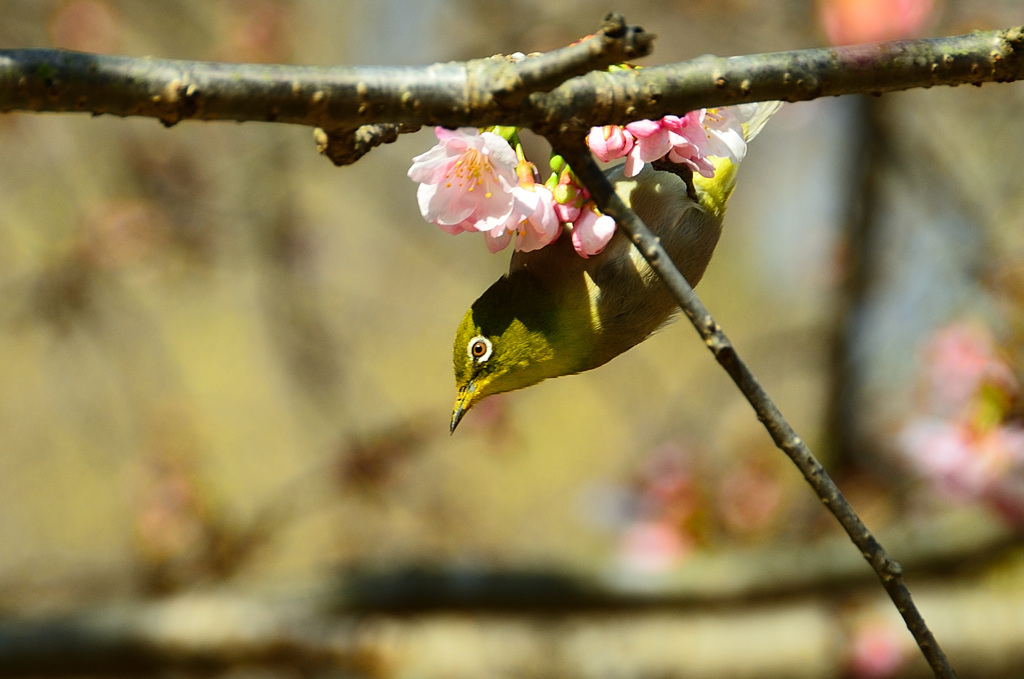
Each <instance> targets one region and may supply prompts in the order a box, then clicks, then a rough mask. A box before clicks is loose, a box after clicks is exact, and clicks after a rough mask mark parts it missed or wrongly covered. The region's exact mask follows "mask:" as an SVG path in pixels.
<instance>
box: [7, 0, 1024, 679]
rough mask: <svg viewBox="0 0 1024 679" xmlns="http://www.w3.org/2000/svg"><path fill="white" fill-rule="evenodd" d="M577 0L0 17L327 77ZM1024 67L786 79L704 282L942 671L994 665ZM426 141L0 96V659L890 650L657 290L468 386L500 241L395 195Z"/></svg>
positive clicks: (594, 22)
mask: <svg viewBox="0 0 1024 679" xmlns="http://www.w3.org/2000/svg"><path fill="white" fill-rule="evenodd" d="M608 9H609V6H607V5H606V4H603V3H596V2H590V1H589V0H586V1H584V0H580V1H577V2H539V1H537V0H506V1H504V2H494V1H491V0H477V1H470V0H461V1H460V0H373V1H370V0H349V1H348V2H336V3H328V2H315V1H313V0H292V1H284V0H282V1H280V2H275V1H272V0H250V1H243V0H216V1H206V0H204V1H202V2H200V1H197V0H181V1H177V2H171V1H166V2H159V3H156V2H149V3H138V2H128V1H123V2H118V1H115V0H64V1H60V2H56V1H42V0H31V1H28V0H5V1H4V3H3V20H2V21H0V46H2V47H4V48H17V47H62V48H68V49H75V50H84V51H90V52H100V53H107V54H122V55H132V56H147V55H149V56H154V57H159V58H179V59H196V60H218V61H236V62H267V63H291V64H320V65H335V64H339V65H356V64H381V65H391V64H427V63H431V62H435V61H447V60H461V59H468V58H474V57H481V56H488V55H491V54H494V53H509V52H514V51H524V52H530V51H542V50H548V49H552V48H556V47H559V46H561V45H564V44H567V43H569V42H571V41H573V40H575V39H577V38H579V37H581V36H583V35H586V34H589V33H592V32H593V31H594V30H595V29H596V28H597V27H598V26H599V25H600V21H601V18H602V16H603V14H604V13H605V12H606V11H607V10H608ZM617 9H620V10H622V11H623V12H624V13H625V15H626V18H627V20H628V21H629V22H630V23H636V24H640V25H642V26H644V27H645V28H646V29H647V30H649V31H651V32H653V33H656V34H657V35H658V40H657V41H656V43H655V53H654V55H653V56H652V57H650V58H648V59H646V60H644V61H643V62H641V63H642V64H646V65H652V64H659V63H672V62H677V61H682V60H685V59H688V58H692V57H695V56H698V55H700V54H704V53H708V52H711V53H715V54H719V55H730V54H749V53H756V52H763V51H776V50H789V49H800V48H808V47H818V46H823V45H828V44H842V43H852V42H864V41H872V40H883V39H895V38H901V37H921V36H937V35H952V34H960V33H966V32H969V31H971V30H975V29H991V28H1002V27H1008V26H1011V25H1015V24H1020V23H1022V21H1024V11H1022V5H1021V3H1020V2H1019V0H995V1H993V0H986V1H985V2H982V1H981V0H959V1H957V0H946V1H945V2H944V1H943V0H900V1H898V2H889V1H886V0H820V1H819V2H809V1H807V0H785V1H780V0H773V1H771V2H768V1H767V0H760V1H759V0H715V1H714V2H710V1H704V0H689V1H686V2H682V1H681V2H666V1H665V0H660V1H657V2H654V1H643V0H641V1H636V2H627V3H624V4H620V5H619V6H618V7H617ZM1022 106H1024V86H1022V85H1021V84H1009V85H1006V84H991V85H985V86H984V87H981V88H974V87H970V88H953V89H951V88H940V89H933V90H918V91H911V92H906V93H899V94H892V95H885V96H884V97H879V98H862V97H842V98H835V99H828V100H820V101H814V102H809V103H800V104H793V105H788V106H787V107H785V108H784V109H783V110H782V111H781V112H780V113H779V114H778V115H777V116H776V117H775V119H773V121H772V122H771V124H769V125H768V127H767V128H766V130H765V132H764V133H763V134H762V135H761V136H760V137H758V139H757V140H756V141H755V142H754V143H753V144H752V145H751V149H750V152H749V155H748V156H747V160H746V161H745V162H744V164H743V168H742V169H741V172H740V179H739V185H738V190H737V191H736V193H735V196H734V198H733V203H732V206H731V208H730V213H729V215H728V217H727V219H726V229H725V234H724V236H723V239H722V242H721V244H720V246H719V248H718V252H717V255H716V258H715V260H714V261H713V262H712V264H711V267H710V268H709V270H708V274H707V275H706V277H705V279H704V281H703V282H702V284H701V286H700V288H699V289H698V292H699V293H700V294H701V296H702V298H703V300H704V302H705V303H706V305H707V306H708V308H709V309H710V310H711V311H712V313H714V314H716V319H717V320H718V321H719V322H720V323H721V324H722V325H723V327H724V328H725V329H726V331H727V332H728V333H729V335H730V337H731V338H732V339H733V341H734V343H735V345H736V347H737V349H738V350H739V352H740V353H741V355H743V356H744V357H745V358H746V359H747V360H748V361H749V363H750V365H751V367H752V369H753V370H754V372H755V373H756V374H757V375H758V377H759V378H760V379H761V381H762V383H763V384H764V386H765V387H766V388H767V390H768V392H769V393H770V394H772V395H773V397H774V398H775V399H776V400H777V402H778V404H779V406H780V407H781V409H782V411H783V412H784V413H785V414H786V415H787V417H788V418H789V419H790V420H791V422H792V424H793V425H794V426H795V428H796V429H797V431H798V432H799V433H800V435H801V436H802V437H803V438H804V439H805V440H806V441H807V442H808V443H809V444H810V445H811V447H812V449H813V450H814V451H815V452H816V453H817V454H818V455H819V456H821V458H822V459H823V460H824V461H825V462H826V464H827V466H828V468H829V470H830V472H832V473H833V474H834V475H835V477H836V479H837V480H838V482H839V484H840V486H841V488H842V489H843V490H844V492H846V493H847V494H848V496H849V499H850V500H851V502H852V503H853V505H854V507H855V508H856V509H857V510H858V511H859V512H860V513H861V515H862V517H863V518H864V519H865V521H866V522H867V524H868V525H869V526H870V527H871V528H872V529H874V530H876V531H877V534H878V536H879V537H880V539H881V540H882V542H883V544H884V545H885V546H886V547H887V548H888V549H889V551H890V552H891V553H892V555H893V556H894V557H896V558H897V559H899V560H900V561H902V562H903V564H904V565H905V567H906V568H907V571H908V581H909V585H910V586H911V588H912V591H914V593H915V594H916V595H917V598H918V600H919V603H920V604H921V607H922V609H923V613H924V615H925V617H926V619H928V620H929V622H930V623H931V624H932V625H933V629H934V630H935V632H936V635H937V636H938V639H939V641H940V642H942V643H943V644H944V646H945V647H946V650H947V653H948V654H949V655H950V657H951V659H952V660H953V661H954V664H955V665H956V666H957V667H958V669H959V671H960V672H961V676H985V677H1022V676H1024V670H1021V669H1020V668H1022V667H1024V650H1022V648H1024V644H1022V641H1024V549H1022V543H1021V540H1020V537H1021V532H1020V531H1021V528H1022V527H1024V423H1022V414H1024V410H1022V408H1021V407H1020V401H1019V397H1020V381H1021V377H1022V374H1021V366H1022V363H1021V358H1022V352H1024V322H1022V321H1024V235H1022V234H1024V191H1022V190H1021V188H1022V184H1021V181H1022V180H1021V177H1022V176H1024V154H1022V153H1020V151H1019V150H1020V149H1021V148H1024V118H1021V116H1019V115H1018V114H1017V112H1018V111H1020V110H1021V107H1022ZM433 143H434V137H433V135H432V133H431V132H430V131H423V132H420V133H418V134H416V135H409V136H406V137H404V138H402V139H401V140H399V141H398V142H397V143H395V144H392V145H390V146H386V147H382V148H380V149H377V150H375V151H374V152H373V153H371V154H370V155H369V156H367V157H366V158H364V159H363V160H361V161H360V162H359V163H358V164H357V165H355V166H353V167H347V168H335V167H334V166H332V165H331V164H330V162H328V161H327V160H325V159H324V158H322V157H320V156H318V155H317V154H316V150H315V147H314V144H313V140H312V132H311V130H309V129H305V128H289V127H286V126H280V125H270V124H267V125H261V124H244V125H238V124H231V123H221V124H205V123H183V124H180V125H178V126H176V127H173V128H171V129H165V128H164V127H163V126H162V125H160V124H159V123H158V122H157V121H154V120H142V119H130V120H120V119H115V118H111V117H99V118H92V117H89V116H86V115H26V114H6V115H2V116H0V158H2V159H3V162H0V674H2V675H4V676H36V675H40V674H58V675H67V676H79V675H82V676H84V675H86V674H88V675H90V676H106V675H108V674H109V675H125V674H128V675H134V674H138V675H148V674H151V673H157V672H159V673H162V674H167V673H172V674H174V675H176V676H177V675H183V676H190V675H191V674H193V673H204V674H211V673H212V674H215V675H221V674H223V675H234V676H316V677H319V676H332V677H333V676H345V677H349V676H359V677H362V676H373V677H446V678H456V679H457V678H459V677H484V676H487V677H506V676H507V677H512V676H515V677H525V676H548V677H561V676H565V677H582V676H586V677H631V676H659V677H661V676H664V677H674V676H679V677H684V676H701V677H746V676H750V677H753V676H791V677H890V676H908V677H910V676H926V675H927V671H926V669H925V668H924V666H923V662H922V661H921V660H920V658H919V653H918V652H917V651H916V649H915V648H914V647H913V645H912V640H911V638H910V636H909V634H908V633H907V632H906V629H905V628H904V627H903V626H902V622H901V621H900V619H899V617H898V615H897V614H896V612H895V611H894V610H892V605H891V604H890V603H888V601H887V599H886V598H885V595H884V592H883V591H882V590H881V588H880V587H878V585H877V580H875V579H874V576H873V574H872V572H871V571H870V569H869V568H868V566H867V565H866V564H865V563H864V562H863V559H862V558H861V557H860V556H859V555H858V554H857V552H856V549H855V548H853V547H852V545H851V544H850V543H849V542H848V541H847V540H846V538H845V536H844V535H843V534H842V533H841V531H840V530H839V528H838V527H837V526H836V525H835V523H834V521H833V519H832V518H831V516H830V515H828V514H827V513H826V512H825V510H824V509H823V508H822V507H821V505H820V503H819V502H818V501H817V500H816V499H815V497H814V496H813V494H812V493H811V491H810V489H809V488H808V487H806V485H805V484H804V483H803V481H802V479H801V478H800V476H799V474H798V473H797V472H796V471H795V470H794V469H793V467H792V466H791V465H790V463H789V462H788V461H787V460H786V459H785V457H784V456H783V455H782V454H781V453H780V452H779V451H777V450H776V449H774V448H773V446H772V444H771V441H770V439H769V438H768V436H767V434H766V433H765V432H764V430H763V429H762V427H761V426H760V424H759V423H758V422H757V420H756V419H755V417H754V416H753V413H752V411H751V409H750V407H749V405H747V403H746V402H745V401H744V400H743V398H742V396H741V395H740V394H739V393H738V392H737V390H736V389H735V388H734V387H733V386H732V384H731V382H730V381H729V379H728V377H727V376H726V375H725V374H724V373H723V372H722V371H721V370H720V369H719V368H718V367H717V365H716V363H715V362H714V360H713V359H712V358H711V356H710V355H709V354H708V353H707V351H706V350H705V349H704V347H703V346H702V343H701V342H700V341H699V339H698V337H697V336H696V334H695V333H694V331H693V330H692V328H690V327H689V325H688V324H686V323H685V322H680V323H676V324H675V325H673V326H671V327H669V328H668V329H666V330H664V331H662V332H661V333H659V334H658V335H657V336H655V337H654V338H653V339H651V340H650V341H648V342H646V343H645V344H643V345H641V346H640V347H638V348H636V349H634V350H633V351H631V352H629V353H627V354H626V355H624V356H622V357H620V358H618V359H616V360H615V361H613V362H612V363H610V364H608V365H607V366H605V367H603V368H601V369H599V370H596V371H593V372H590V373H587V374H583V375H579V376H574V377H569V378H563V379H558V380H554V381H550V382H546V383H544V384H542V385H540V386H538V387H535V388H532V389H529V390H526V391H523V392H515V393H512V394H508V395H504V396H500V397H495V398H493V399H490V400H488V401H486V402H485V403H484V404H482V405H481V406H479V407H478V408H476V409H474V411H473V412H471V413H470V414H469V415H468V416H467V418H466V420H465V421H464V422H463V424H462V425H461V426H460V429H459V431H458V432H457V434H456V435H454V436H449V435H448V431H447V429H448V421H449V416H450V412H451V404H452V401H453V398H454V395H455V394H454V388H453V378H452V374H451V341H452V336H453V334H454V330H455V327H456V325H457V324H458V322H459V320H460V319H461V317H462V315H463V313H464V311H465V309H466V308H467V307H468V305H469V304H470V303H471V302H472V301H473V300H474V299H475V298H476V296H477V295H478V294H479V293H480V292H481V291H483V290H484V289H485V288H486V287H487V286H488V285H489V284H490V283H491V282H493V280H494V279H496V278H497V277H498V276H499V275H500V274H501V272H502V271H503V269H504V268H505V267H506V266H507V258H508V252H504V253H500V254H498V255H491V254H489V253H488V252H487V250H486V248H485V246H484V243H483V240H482V239H481V238H473V237H472V236H471V235H463V236H461V237H455V238H453V237H451V236H448V235H446V234H444V233H442V232H441V231H440V230H438V229H437V228H435V227H433V226H431V225H429V224H426V223H424V222H423V220H422V219H421V217H420V216H419V213H418V211H417V208H416V201H415V185H414V184H413V183H412V182H411V181H409V180H408V178H407V177H406V176H405V173H406V171H407V169H408V167H409V164H410V162H411V158H412V157H413V156H414V155H416V154H418V153H421V152H423V151H425V150H426V149H428V148H429V147H430V146H432V145H433Z"/></svg>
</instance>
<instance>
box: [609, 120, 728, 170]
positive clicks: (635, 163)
mask: <svg viewBox="0 0 1024 679" xmlns="http://www.w3.org/2000/svg"><path fill="white" fill-rule="evenodd" d="M703 115H704V111H703V109H701V110H699V111H691V112H690V113H687V114H686V115H685V116H683V117H682V118H680V117H679V116H665V117H664V118H662V119H661V120H658V121H654V120H638V121H636V122H634V123H630V124H628V125H626V130H627V131H629V132H630V133H631V134H632V135H633V136H634V137H635V139H636V141H635V143H634V145H633V149H632V150H631V151H630V152H629V154H628V155H627V156H626V166H625V174H626V176H627V177H635V176H636V175H637V174H639V173H640V171H641V170H642V169H643V167H644V164H645V163H649V162H652V161H655V160H660V159H661V158H668V160H670V161H672V162H673V163H679V164H682V165H686V166H687V167H689V168H690V169H691V170H693V171H694V172H699V173H700V174H701V175H703V176H705V177H713V176H714V174H715V167H714V165H712V164H711V163H710V162H709V161H708V160H707V158H705V155H706V154H705V153H704V152H703V149H702V144H706V140H707V135H706V133H705V132H704V130H703V128H702V127H701V121H702V119H703Z"/></svg>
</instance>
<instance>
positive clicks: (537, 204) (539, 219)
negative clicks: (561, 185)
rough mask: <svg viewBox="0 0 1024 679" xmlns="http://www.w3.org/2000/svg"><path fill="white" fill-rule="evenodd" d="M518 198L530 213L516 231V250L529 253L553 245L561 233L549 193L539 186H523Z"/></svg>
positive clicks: (552, 199)
mask: <svg viewBox="0 0 1024 679" xmlns="http://www.w3.org/2000/svg"><path fill="white" fill-rule="evenodd" d="M518 196H519V199H518V200H519V202H521V203H523V204H524V205H525V206H526V207H527V208H529V210H530V211H529V213H528V214H526V215H525V216H524V218H523V219H522V220H521V221H520V222H519V226H518V228H517V229H516V233H517V234H518V235H517V237H516V250H519V251H521V252H530V251H532V250H538V249H540V248H542V247H544V246H545V245H548V244H550V243H553V242H554V241H555V240H556V239H557V238H558V235H559V234H560V233H562V225H561V223H559V220H558V216H557V215H556V214H555V198H554V196H553V195H552V194H551V191H550V190H549V189H548V188H547V187H545V186H541V185H539V184H524V185H523V186H521V187H520V189H519V191H518Z"/></svg>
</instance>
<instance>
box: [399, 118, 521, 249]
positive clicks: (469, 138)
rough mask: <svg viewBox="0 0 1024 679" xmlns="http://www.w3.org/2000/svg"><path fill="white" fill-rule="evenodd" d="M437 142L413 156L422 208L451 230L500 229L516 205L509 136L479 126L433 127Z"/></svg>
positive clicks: (513, 155) (413, 175)
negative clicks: (480, 129)
mask: <svg viewBox="0 0 1024 679" xmlns="http://www.w3.org/2000/svg"><path fill="white" fill-rule="evenodd" d="M435 132H436V134H437V138H438V143H437V145H435V146H434V147H433V148H432V149H430V150H429V151H427V152H426V153H422V154H420V155H418V156H416V157H415V158H413V163H412V167H411V168H409V178H410V179H412V180H413V181H417V182H419V183H420V186H419V189H418V190H417V192H416V198H417V201H418V202H419V207H420V212H421V213H422V214H423V218H424V219H426V220H427V221H428V222H433V223H434V224H437V225H438V226H439V227H441V228H442V229H443V230H445V231H446V232H448V233H461V232H463V231H485V232H489V231H492V230H494V229H500V228H502V227H503V226H504V225H505V224H506V223H507V222H508V220H509V218H510V217H511V216H512V212H513V209H514V207H515V205H514V204H515V200H514V196H513V188H515V187H516V186H517V185H518V181H517V179H516V171H515V168H516V164H517V162H518V159H517V158H516V152H515V151H514V150H513V149H512V147H511V146H509V143H508V142H507V141H505V139H504V138H503V137H501V136H499V135H497V134H494V133H492V132H480V131H479V130H477V129H475V128H460V129H458V130H446V129H444V128H441V127H438V128H436V130H435Z"/></svg>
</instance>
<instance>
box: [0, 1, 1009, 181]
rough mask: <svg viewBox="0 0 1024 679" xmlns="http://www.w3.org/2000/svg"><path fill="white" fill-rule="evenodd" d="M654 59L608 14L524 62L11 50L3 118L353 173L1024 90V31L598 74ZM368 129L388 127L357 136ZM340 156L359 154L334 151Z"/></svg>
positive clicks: (643, 38)
mask: <svg viewBox="0 0 1024 679" xmlns="http://www.w3.org/2000/svg"><path fill="white" fill-rule="evenodd" d="M650 47H651V36H650V35H649V34H647V33H644V32H643V30H642V29H639V28H636V27H630V26H627V25H626V24H625V23H624V22H623V21H622V19H621V17H620V16H618V15H609V17H608V18H607V19H606V21H605V24H604V25H603V26H602V28H601V30H600V31H598V33H596V34H595V35H594V36H591V37H589V38H586V39H584V40H582V41H580V42H578V43H576V44H574V45H571V46H569V47H565V48H562V49H559V50H555V51H553V52H550V53H547V54H543V55H539V56H537V57H533V58H530V59H526V60H522V61H518V62H516V61H512V60H508V59H501V58H491V59H476V60H472V61H467V62H461V63H454V62H453V63H446V64H434V65H431V66H421V67H411V66H410V67H393V68H384V67H316V66H267V65H254V64H225V63H209V62H194V61H178V60H169V59H148V58H132V57H115V56H105V55H97V54H84V53H79V52H68V51H62V50H39V49H24V50H18V49H15V50H0V111H3V112H10V111H16V110H17V111H36V112H71V111H79V112H86V113H91V114H93V115H101V114H112V115H118V116H147V117H152V118H157V119H159V120H161V121H162V122H163V123H164V124H166V125H173V124H175V123H178V122H180V121H182V120H233V121H238V122H245V121H265V122H280V123H291V124H298V125H310V126H314V127H319V128H323V129H325V130H327V131H328V134H327V135H326V139H323V140H322V142H326V143H327V147H328V150H329V151H330V153H329V155H331V157H332V158H334V159H335V161H336V162H352V161H353V160H354V159H356V158H358V156H359V155H360V153H357V152H356V148H357V147H359V146H360V145H362V147H364V148H372V146H373V145H374V143H373V142H374V141H376V139H375V137H377V136H379V134H378V133H380V134H383V135H384V136H391V137H393V136H394V135H396V134H398V133H399V132H402V131H405V130H410V129H416V128H417V127H419V126H421V125H443V126H445V127H462V126H472V127H483V126H488V125H499V124H500V125H515V126H518V127H526V128H531V129H533V130H535V131H538V132H540V133H542V134H546V133H557V132H560V131H566V130H567V129H584V128H588V127H590V126H593V125H598V124H607V123H625V122H628V121H630V120H636V119H640V118H658V117H661V116H663V115H665V114H669V113H675V114H681V113H684V112H686V111H688V110H691V109H695V108H700V107H705V106H716V105H724V104H735V103H739V102H745V101H766V100H771V99H779V100H784V101H803V100H808V99H815V98H817V97H824V96H832V95H837V94H849V93H858V92H859V93H875V94H878V93H882V92H891V91H896V90H905V89H910V88H915V87H930V86H934V85H961V84H965V83H970V84H981V83H984V82H1005V81H1011V80H1019V79H1021V78H1022V77H1024V28H1021V27H1017V28H1010V29H1005V30H998V31H985V32H976V33H972V34H970V35H962V36H955V37H948V38H935V39H929V40H915V41H897V42H888V43H880V44H873V45H854V46H849V47H829V48H819V49H810V50H798V51H792V52H777V53H774V54H759V55H751V56H742V57H730V58H720V57H713V56H704V57H699V58H697V59H694V60H692V61H687V62H683V63H679V64H673V65H669V66H658V67H653V68H646V69H641V70H637V71H617V72H615V73H607V72H603V71H595V70H594V69H601V68H604V67H606V66H608V65H609V64H612V63H618V62H622V61H625V60H627V59H633V58H636V57H640V56H643V55H645V54H647V52H648V51H649V50H650ZM588 71H589V72H588ZM584 73H585V75H583V74H584ZM364 126H381V127H370V128H364V129H363V131H362V132H361V134H360V135H357V134H356V130H359V129H360V128H363V127H364ZM357 137H359V138H357ZM341 143H344V144H348V145H349V148H348V149H345V150H335V149H331V148H330V147H331V146H336V145H337V144H341ZM377 143H379V141H377Z"/></svg>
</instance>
